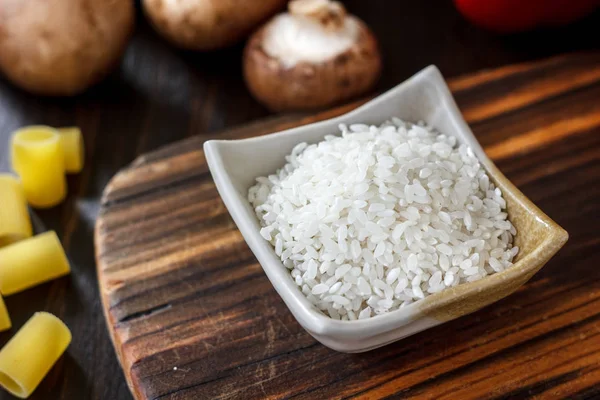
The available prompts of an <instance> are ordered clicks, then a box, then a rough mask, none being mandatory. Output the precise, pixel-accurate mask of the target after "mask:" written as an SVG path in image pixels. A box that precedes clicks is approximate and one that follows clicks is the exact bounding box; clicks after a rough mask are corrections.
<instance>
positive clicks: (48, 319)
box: [0, 312, 71, 399]
mask: <svg viewBox="0 0 600 400" xmlns="http://www.w3.org/2000/svg"><path fill="white" fill-rule="evenodd" d="M69 343H71V332H70V331H69V328H67V326H66V325H65V324H64V323H63V322H62V321H61V320H60V319H58V318H57V317H55V316H54V315H52V314H49V313H46V312H38V313H35V314H34V315H33V317H31V318H30V319H29V321H27V322H26V323H25V325H23V327H22V328H21V329H20V330H19V331H18V332H17V334H16V335H15V336H13V338H12V339H11V340H10V341H9V342H8V343H7V344H6V346H4V348H2V350H0V384H1V385H2V386H3V387H4V388H5V389H6V390H8V391H9V392H10V393H11V394H13V395H14V396H17V397H19V398H22V399H25V398H27V397H29V396H30V395H31V393H33V391H34V390H35V388H36V387H37V386H38V385H39V384H40V382H41V381H42V379H43V378H44V377H45V376H46V374H47V373H48V371H50V368H52V366H53V365H54V363H56V361H57V360H58V359H59V358H60V356H61V355H62V354H63V353H64V352H65V350H66V349H67V347H68V346H69Z"/></svg>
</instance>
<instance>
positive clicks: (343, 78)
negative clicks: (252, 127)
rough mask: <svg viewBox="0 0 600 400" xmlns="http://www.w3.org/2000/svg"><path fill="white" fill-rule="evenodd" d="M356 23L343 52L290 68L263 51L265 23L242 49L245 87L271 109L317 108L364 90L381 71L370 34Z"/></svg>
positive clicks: (361, 25) (373, 82) (378, 56)
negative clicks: (354, 35)
mask: <svg viewBox="0 0 600 400" xmlns="http://www.w3.org/2000/svg"><path fill="white" fill-rule="evenodd" d="M359 24H360V33H359V37H358V40H357V42H356V43H355V44H354V46H353V47H352V48H350V49H348V50H347V51H346V52H344V53H342V54H339V55H338V56H336V57H335V58H334V59H332V60H330V61H326V62H324V63H321V64H318V65H317V64H311V63H298V64H297V65H295V66H294V67H292V68H284V67H283V66H282V65H281V64H280V63H279V61H278V60H276V59H274V58H272V57H270V56H269V55H267V54H266V53H265V52H264V50H263V48H262V42H263V36H264V33H265V29H267V25H265V26H264V27H262V28H261V29H260V30H259V31H257V32H256V33H255V34H254V35H253V36H252V37H251V38H250V40H249V41H248V44H247V45H246V48H245V50H244V77H245V79H246V84H247V86H248V89H249V90H250V92H251V93H252V95H253V96H254V97H256V99H257V100H258V101H260V102H261V103H263V104H264V105H265V106H267V108H269V109H270V110H272V111H294V110H312V109H319V108H324V107H328V106H331V105H334V104H336V103H340V102H343V101H346V100H349V99H351V98H353V97H356V96H359V95H361V94H364V93H366V92H367V91H368V90H370V89H371V88H373V86H374V85H375V83H376V82H377V80H378V78H379V76H380V74H381V56H380V53H379V49H378V46H377V40H376V39H375V36H374V35H373V33H371V31H370V30H369V28H368V27H367V26H366V25H365V24H364V23H362V22H361V21H359Z"/></svg>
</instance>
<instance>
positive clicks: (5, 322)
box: [0, 296, 12, 331]
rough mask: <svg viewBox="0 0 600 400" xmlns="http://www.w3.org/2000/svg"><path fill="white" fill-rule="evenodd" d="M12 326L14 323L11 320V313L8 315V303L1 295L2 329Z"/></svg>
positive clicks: (0, 315)
mask: <svg viewBox="0 0 600 400" xmlns="http://www.w3.org/2000/svg"><path fill="white" fill-rule="evenodd" d="M11 326H12V323H11V322H10V315H8V310H7V309H6V304H4V299H2V297H1V296H0V331H5V330H7V329H10V327H11Z"/></svg>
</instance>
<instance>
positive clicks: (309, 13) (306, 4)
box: [288, 0, 346, 30]
mask: <svg viewBox="0 0 600 400" xmlns="http://www.w3.org/2000/svg"><path fill="white" fill-rule="evenodd" d="M288 9H289V11H290V14H292V15H296V16H301V17H307V18H310V19H312V20H314V21H317V22H319V23H320V24H321V25H322V26H323V27H325V28H326V29H328V30H339V29H342V28H343V27H344V22H345V18H346V9H345V8H344V6H343V5H342V3H340V2H339V1H330V0H292V1H290V3H289V4H288Z"/></svg>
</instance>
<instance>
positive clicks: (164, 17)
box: [143, 0, 287, 50]
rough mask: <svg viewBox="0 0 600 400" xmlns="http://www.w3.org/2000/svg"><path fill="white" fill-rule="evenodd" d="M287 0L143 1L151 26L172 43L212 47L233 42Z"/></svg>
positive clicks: (182, 46) (215, 47) (199, 47)
mask: <svg viewBox="0 0 600 400" xmlns="http://www.w3.org/2000/svg"><path fill="white" fill-rule="evenodd" d="M286 2H287V0H256V1H249V0H178V1H170V0H143V7H144V12H145V13H146V16H147V17H148V19H150V21H151V22H152V24H153V25H154V27H155V29H156V30H157V31H158V32H159V33H160V34H161V35H162V36H164V37H165V38H167V39H168V40H169V41H171V42H172V43H174V44H175V45H177V46H179V47H181V48H184V49H189V50H213V49H217V48H221V47H225V46H229V45H232V44H234V43H235V42H237V41H239V40H241V39H243V38H244V37H246V36H247V35H249V34H250V32H252V30H253V29H254V28H256V27H257V26H259V25H260V24H261V23H262V22H264V21H265V20H266V19H268V18H269V17H270V16H272V15H273V14H275V13H276V12H277V11H278V10H279V9H281V8H282V7H283V5H284V4H285V3H286Z"/></svg>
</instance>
